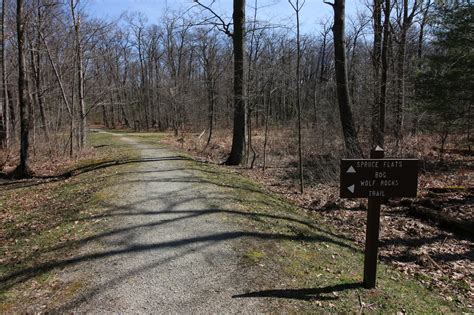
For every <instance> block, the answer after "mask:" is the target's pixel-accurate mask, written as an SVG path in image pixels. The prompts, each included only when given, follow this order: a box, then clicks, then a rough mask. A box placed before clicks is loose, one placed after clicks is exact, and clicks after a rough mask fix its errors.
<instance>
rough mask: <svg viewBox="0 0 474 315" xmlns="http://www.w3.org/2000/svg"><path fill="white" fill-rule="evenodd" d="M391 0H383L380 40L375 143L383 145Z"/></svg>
mask: <svg viewBox="0 0 474 315" xmlns="http://www.w3.org/2000/svg"><path fill="white" fill-rule="evenodd" d="M390 1H391V0H385V8H384V24H383V41H382V53H381V58H382V69H381V72H382V73H381V75H382V77H381V79H380V100H379V111H378V113H379V117H378V118H379V123H378V132H377V133H376V136H377V139H376V144H377V145H379V146H380V147H382V148H383V147H384V143H385V109H386V104H387V78H388V66H389V65H388V49H389V42H390V12H391V10H392V9H391V6H390Z"/></svg>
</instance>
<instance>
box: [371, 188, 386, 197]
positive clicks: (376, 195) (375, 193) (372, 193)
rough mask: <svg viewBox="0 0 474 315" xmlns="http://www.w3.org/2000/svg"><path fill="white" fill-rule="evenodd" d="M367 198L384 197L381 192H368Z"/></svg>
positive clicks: (383, 193) (383, 192)
mask: <svg viewBox="0 0 474 315" xmlns="http://www.w3.org/2000/svg"><path fill="white" fill-rule="evenodd" d="M369 197H385V191H383V190H369Z"/></svg>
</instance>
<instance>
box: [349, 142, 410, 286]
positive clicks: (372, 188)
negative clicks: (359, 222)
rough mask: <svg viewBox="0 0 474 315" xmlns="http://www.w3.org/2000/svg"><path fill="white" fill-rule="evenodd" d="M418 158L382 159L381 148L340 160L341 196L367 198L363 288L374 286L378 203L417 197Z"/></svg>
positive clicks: (378, 221) (378, 216)
mask: <svg viewBox="0 0 474 315" xmlns="http://www.w3.org/2000/svg"><path fill="white" fill-rule="evenodd" d="M417 189H418V160H416V159H384V150H383V149H382V148H380V147H377V148H375V149H374V150H372V151H371V152H370V159H345V160H341V185H340V195H341V198H368V208H367V229H366V235H365V258H364V287H365V288H367V289H372V288H375V283H376V278H377V256H378V247H379V231H380V205H381V203H382V201H383V200H384V199H387V198H389V197H416V193H417Z"/></svg>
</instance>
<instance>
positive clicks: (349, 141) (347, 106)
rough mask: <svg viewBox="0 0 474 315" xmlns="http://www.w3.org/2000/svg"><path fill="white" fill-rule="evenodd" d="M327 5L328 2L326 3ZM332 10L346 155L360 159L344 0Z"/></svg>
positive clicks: (340, 112) (333, 4)
mask: <svg viewBox="0 0 474 315" xmlns="http://www.w3.org/2000/svg"><path fill="white" fill-rule="evenodd" d="M326 3H328V2H326ZM329 4H330V5H331V6H332V7H333V9H334V26H333V34H334V57H335V68H336V84H337V101H338V104H339V114H340V118H341V124H342V132H343V134H344V142H345V146H346V150H347V153H348V154H349V156H352V157H361V156H362V149H361V147H360V144H359V139H358V138H357V131H356V129H355V126H354V119H353V116H352V109H351V98H350V94H349V85H348V76H347V59H346V45H345V39H344V32H345V0H335V1H334V3H329Z"/></svg>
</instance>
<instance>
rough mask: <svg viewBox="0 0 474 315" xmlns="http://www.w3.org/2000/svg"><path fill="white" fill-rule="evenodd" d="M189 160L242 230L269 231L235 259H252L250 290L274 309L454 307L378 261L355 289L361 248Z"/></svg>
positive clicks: (239, 180)
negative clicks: (220, 192) (374, 274)
mask: <svg viewBox="0 0 474 315" xmlns="http://www.w3.org/2000/svg"><path fill="white" fill-rule="evenodd" d="M190 166H191V167H193V168H195V169H196V170H201V171H202V172H201V174H202V175H201V176H203V177H205V179H206V180H207V181H209V182H212V183H214V184H215V185H218V186H221V187H223V188H224V189H226V190H227V192H228V193H229V194H230V195H231V196H232V197H233V198H234V199H235V200H236V201H237V206H238V208H239V210H242V211H243V212H246V213H247V215H243V216H233V215H231V214H230V215H229V218H228V219H227V220H230V221H233V222H234V223H235V224H238V226H241V227H244V229H245V230H247V231H251V232H259V233H267V234H271V235H274V239H273V240H271V241H262V240H251V241H246V242H245V248H244V249H242V257H243V258H242V259H243V261H244V262H249V261H251V262H254V263H255V264H254V265H255V266H254V267H253V268H255V274H257V275H259V277H260V279H258V280H255V281H254V283H262V284H261V285H260V287H259V288H257V289H256V291H255V292H253V293H252V294H253V295H252V296H262V297H274V298H275V300H278V301H280V302H277V306H276V307H277V308H275V311H277V310H278V311H281V310H282V309H281V307H288V310H292V311H294V310H295V309H296V310H297V312H309V313H313V312H323V311H324V312H327V311H329V312H338V313H340V312H343V313H344V312H351V313H352V312H359V311H362V312H375V313H380V312H382V313H397V312H409V313H445V312H459V311H460V309H459V308H458V307H459V305H456V304H455V303H454V302H451V301H446V300H444V299H443V298H442V297H441V296H439V295H438V294H437V293H436V292H432V291H430V290H429V289H428V288H426V287H424V286H422V285H421V284H420V282H418V281H416V280H415V279H413V278H410V277H408V276H406V275H405V274H402V273H400V272H398V271H396V270H395V269H393V268H391V267H389V266H387V265H385V264H383V263H379V266H378V278H377V288H376V289H374V290H366V289H363V288H362V285H361V282H362V274H363V259H364V257H363V250H362V249H361V248H358V247H357V246H356V245H355V244H354V243H353V242H351V241H350V240H347V239H345V238H343V237H342V236H339V235H338V234H337V231H336V230H335V228H329V227H328V226H325V225H324V224H322V223H321V222H318V221H317V219H316V218H315V217H314V216H311V215H310V214H308V213H306V212H304V211H303V210H300V209H299V208H297V207H296V206H295V205H293V204H290V203H288V202H287V201H285V200H284V199H283V198H281V197H279V196H277V195H275V194H272V193H267V192H266V191H265V190H264V189H263V188H262V187H261V186H260V185H259V184H257V183H255V182H253V181H252V180H250V179H248V178H244V177H241V176H239V175H237V174H235V172H233V171H231V170H229V169H228V168H224V167H220V166H215V165H209V164H196V163H192V164H191V163H190ZM235 206H236V204H235V203H234V204H233V205H232V207H233V208H234V209H235ZM261 266H263V267H261ZM265 269H266V271H265V272H264V270H265ZM269 274H270V275H269ZM277 297H280V298H281V297H285V298H286V299H276V298H277ZM282 301H284V302H282Z"/></svg>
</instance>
